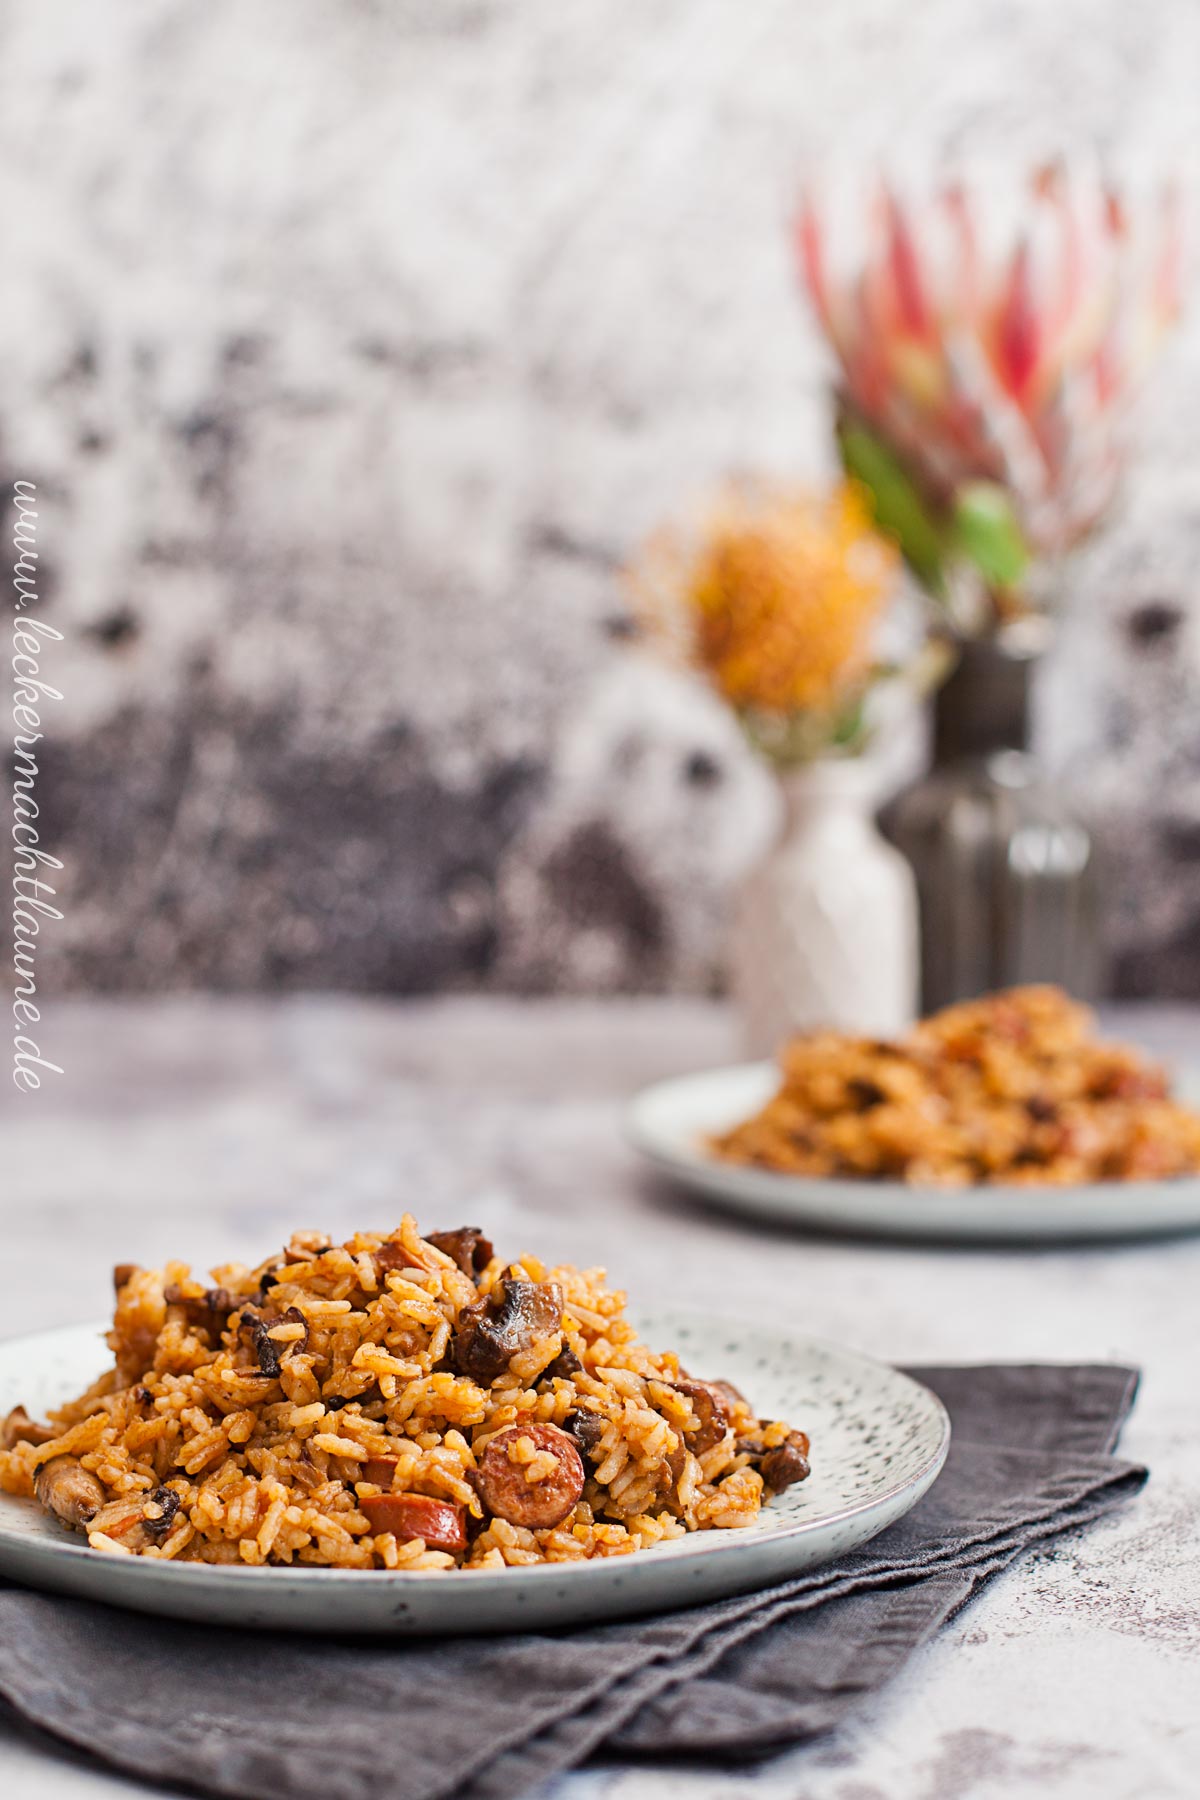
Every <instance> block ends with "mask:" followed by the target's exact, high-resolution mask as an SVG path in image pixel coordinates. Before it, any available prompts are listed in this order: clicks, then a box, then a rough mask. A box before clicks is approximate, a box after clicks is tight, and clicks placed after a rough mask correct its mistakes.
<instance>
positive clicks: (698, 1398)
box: [675, 1380, 733, 1456]
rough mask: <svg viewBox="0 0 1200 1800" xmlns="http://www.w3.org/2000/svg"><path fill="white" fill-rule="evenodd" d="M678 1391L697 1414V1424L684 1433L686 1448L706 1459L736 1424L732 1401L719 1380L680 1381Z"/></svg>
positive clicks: (676, 1386)
mask: <svg viewBox="0 0 1200 1800" xmlns="http://www.w3.org/2000/svg"><path fill="white" fill-rule="evenodd" d="M675 1391H676V1392H677V1393H680V1394H684V1395H686V1396H687V1398H688V1399H689V1400H690V1401H691V1403H692V1411H693V1412H694V1413H695V1415H696V1420H697V1423H696V1424H695V1425H694V1426H693V1427H692V1428H691V1430H690V1431H689V1430H685V1432H684V1436H685V1437H686V1439H687V1447H688V1449H689V1450H691V1451H692V1452H693V1453H694V1454H695V1455H696V1456H703V1455H704V1453H705V1451H706V1450H711V1449H712V1448H713V1447H714V1446H715V1445H716V1444H719V1443H720V1441H721V1439H722V1438H723V1437H724V1436H725V1433H726V1432H727V1431H728V1429H729V1427H730V1425H731V1424H732V1423H733V1401H732V1400H731V1399H730V1398H729V1395H728V1394H727V1393H726V1392H725V1391H724V1386H723V1384H722V1383H721V1382H716V1381H691V1380H686V1381H677V1382H676V1383H675Z"/></svg>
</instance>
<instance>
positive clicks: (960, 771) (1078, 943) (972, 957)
mask: <svg viewBox="0 0 1200 1800" xmlns="http://www.w3.org/2000/svg"><path fill="white" fill-rule="evenodd" d="M1047 641H1048V638H1047V632H1046V628H1045V626H1044V623H1043V621H1041V620H1040V619H1028V620H1023V621H1020V622H1019V623H1018V624H1016V625H1013V626H1010V627H1008V628H1007V629H1006V630H1004V631H1001V632H998V633H996V634H995V635H994V636H992V637H987V638H980V639H976V640H971V641H968V642H967V643H965V644H964V645H963V647H962V654H961V657H960V659H959V661H958V664H957V666H956V667H955V669H954V672H953V673H952V675H951V676H950V678H949V679H948V680H947V682H946V683H945V685H944V686H943V687H942V688H941V690H940V691H939V693H938V694H937V696H936V699H935V703H934V731H933V759H932V764H931V766H930V768H929V770H928V771H927V772H926V774H924V775H923V776H921V777H920V779H919V780H917V781H915V782H913V783H912V785H911V786H909V787H907V788H904V789H902V790H901V792H900V793H899V794H897V795H896V796H895V797H894V798H893V799H892V800H890V801H889V802H888V804H887V805H886V806H885V807H884V809H883V812H882V814H881V816H880V825H881V827H882V830H883V832H884V835H885V836H886V837H887V838H889V839H890V840H891V842H892V843H893V844H895V845H896V847H897V849H899V850H901V851H903V853H904V855H905V856H906V857H907V858H908V860H909V862H910V863H911V865H912V869H913V873H914V874H915V876H916V880H917V894H918V899H919V905H920V914H921V927H920V929H921V1005H922V1010H923V1011H924V1012H929V1011H932V1010H934V1009H935V1008H937V1007H939V1006H945V1005H948V1004H949V1003H950V1002H951V1001H953V1000H960V999H965V998H969V997H972V996H974V995H976V994H980V993H986V992H989V991H990V990H992V989H995V988H1000V987H1008V986H1010V985H1012V984H1014V983H1018V982H1027V981H1049V982H1055V983H1057V984H1058V985H1060V986H1062V987H1064V988H1066V989H1067V990H1068V991H1069V992H1070V993H1072V994H1074V995H1076V996H1078V997H1079V998H1082V999H1091V998H1094V997H1095V996H1096V994H1097V993H1098V992H1099V990H1100V986H1101V979H1102V964H1103V959H1102V954H1101V948H1100V931H1099V905H1098V899H1099V896H1098V891H1097V889H1098V868H1097V851H1096V844H1095V842H1094V839H1093V835H1092V833H1091V831H1090V830H1089V829H1088V827H1087V826H1086V825H1085V824H1084V823H1083V822H1082V820H1080V819H1079V818H1078V817H1077V815H1076V814H1075V812H1074V811H1073V809H1072V807H1071V806H1070V805H1069V803H1068V802H1067V800H1066V799H1065V798H1064V796H1063V795H1062V794H1061V793H1060V792H1059V791H1058V789H1057V787H1056V786H1055V785H1054V784H1053V783H1052V782H1050V781H1049V780H1047V778H1046V777H1045V776H1044V775H1043V773H1042V772H1041V770H1040V769H1039V767H1038V764H1037V761H1036V759H1035V757H1034V756H1033V754H1032V752H1031V750H1030V743H1029V738H1030V698H1031V690H1032V686H1033V681H1034V677H1035V674H1036V670H1037V666H1038V662H1039V660H1040V657H1041V655H1042V653H1043V651H1044V649H1045V648H1046V644H1047Z"/></svg>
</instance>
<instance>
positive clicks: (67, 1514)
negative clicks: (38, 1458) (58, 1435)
mask: <svg viewBox="0 0 1200 1800" xmlns="http://www.w3.org/2000/svg"><path fill="white" fill-rule="evenodd" d="M33 1491H34V1493H35V1494H36V1495H37V1498H38V1503H39V1504H40V1505H41V1506H43V1507H45V1509H46V1511H47V1512H48V1513H53V1514H54V1517H55V1518H56V1519H59V1520H61V1522H62V1523H63V1524H64V1525H69V1526H70V1527H71V1529H72V1530H73V1531H82V1530H83V1529H84V1528H85V1527H86V1526H88V1525H90V1524H91V1522H92V1520H93V1519H94V1518H95V1516H96V1514H97V1513H98V1512H99V1511H100V1508H101V1507H102V1506H103V1505H104V1489H103V1488H102V1487H101V1486H100V1483H99V1482H98V1481H97V1480H96V1477H95V1476H94V1475H93V1474H92V1473H91V1472H90V1470H88V1469H85V1468H84V1466H83V1464H82V1463H81V1462H80V1461H79V1458H78V1457H77V1456H52V1457H51V1458H50V1460H49V1462H44V1463H43V1464H42V1465H41V1467H40V1468H39V1469H38V1472H37V1474H36V1475H35V1476H34V1478H33Z"/></svg>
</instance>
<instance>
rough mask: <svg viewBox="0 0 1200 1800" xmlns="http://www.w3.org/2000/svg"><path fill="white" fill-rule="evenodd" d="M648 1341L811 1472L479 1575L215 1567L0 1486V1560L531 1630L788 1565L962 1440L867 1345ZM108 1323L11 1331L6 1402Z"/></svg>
mask: <svg viewBox="0 0 1200 1800" xmlns="http://www.w3.org/2000/svg"><path fill="white" fill-rule="evenodd" d="M638 1323H639V1327H640V1329H641V1330H642V1331H643V1332H644V1333H645V1335H646V1337H647V1340H648V1341H649V1342H650V1343H652V1344H655V1345H658V1346H661V1347H662V1348H664V1349H677V1350H678V1351H679V1352H680V1355H681V1358H682V1360H683V1362H684V1363H685V1365H686V1366H687V1367H688V1368H689V1369H691V1370H692V1371H693V1373H695V1374H698V1375H702V1376H710V1377H712V1376H725V1377H727V1378H728V1379H729V1380H731V1381H733V1382H735V1383H736V1384H737V1386H738V1387H740V1388H742V1389H743V1391H744V1392H745V1393H746V1395H747V1397H748V1398H749V1399H750V1400H751V1402H752V1403H753V1404H754V1405H755V1406H756V1407H757V1409H758V1410H759V1412H760V1413H761V1414H762V1415H763V1416H765V1417H768V1418H771V1417H779V1418H786V1419H788V1420H789V1421H790V1422H792V1423H793V1424H795V1425H797V1426H799V1427H801V1428H802V1429H804V1430H806V1431H807V1432H809V1434H810V1436H811V1437H812V1440H813V1472H812V1474H811V1475H810V1476H809V1478H808V1480H807V1481H804V1482H801V1483H800V1484H799V1485H798V1486H797V1487H794V1488H790V1489H789V1490H788V1491H787V1493H785V1494H782V1495H780V1496H779V1498H778V1499H776V1500H774V1501H772V1503H771V1504H770V1506H768V1507H766V1508H765V1509H764V1511H763V1512H762V1513H761V1514H760V1516H759V1519H758V1522H757V1523H756V1525H754V1526H753V1527H751V1528H749V1529H747V1530H744V1531H708V1532H697V1533H694V1534H693V1535H692V1536H690V1537H687V1538H683V1539H678V1540H676V1541H675V1542H673V1543H670V1544H665V1545H661V1546H659V1547H658V1548H656V1549H653V1550H647V1551H640V1552H638V1553H636V1554H634V1555H630V1556H620V1557H612V1558H608V1559H605V1560H604V1561H603V1562H591V1563H578V1564H567V1565H563V1564H558V1565H552V1564H547V1565H544V1566H542V1567H539V1568H531V1569H508V1570H505V1571H504V1572H502V1573H492V1572H490V1571H483V1572H481V1573H479V1574H469V1575H467V1574H459V1573H454V1572H451V1573H438V1572H436V1571H429V1572H425V1573H418V1572H414V1573H404V1572H395V1573H393V1572H391V1571H387V1570H377V1571H367V1570H357V1569H354V1570H344V1569H297V1570H291V1569H287V1568H276V1569H250V1568H232V1569H231V1568H210V1567H205V1566H203V1565H187V1564H183V1565H180V1564H176V1563H162V1562H154V1561H147V1560H145V1559H143V1558H140V1557H124V1556H108V1555H104V1554H101V1553H98V1552H96V1551H94V1550H91V1549H89V1548H88V1546H87V1544H86V1543H85V1542H84V1541H83V1540H82V1539H80V1538H78V1537H76V1536H74V1535H73V1534H71V1533H68V1532H66V1531H63V1530H61V1529H60V1528H59V1527H58V1526H56V1525H54V1524H53V1523H52V1522H51V1521H50V1520H48V1519H47V1518H46V1516H45V1514H44V1513H43V1512H42V1511H41V1510H40V1508H38V1507H37V1506H36V1505H35V1504H34V1503H33V1502H31V1501H24V1500H15V1499H13V1498H11V1496H8V1495H4V1494H0V1574H4V1575H8V1576H10V1577H12V1578H13V1579H15V1580H17V1581H23V1582H27V1583H28V1584H29V1585H30V1586H34V1587H44V1588H52V1589H55V1590H56V1591H58V1592H60V1593H69V1594H80V1595H84V1596H86V1597H87V1598H89V1599H93V1600H105V1601H109V1602H111V1603H112V1604H114V1605H119V1606H131V1607H135V1608H138V1609H140V1610H142V1611H145V1612H153V1613H165V1614H167V1615H168V1616H171V1617H174V1618H186V1619H201V1620H207V1621H210V1622H212V1623H215V1624H224V1625H243V1626H264V1627H270V1628H271V1629H274V1630H279V1629H284V1630H297V1631H302V1630H309V1631H353V1632H378V1633H392V1634H407V1633H426V1634H428V1633H440V1634H449V1633H460V1632H477V1631H506V1630H520V1629H523V1628H525V1627H528V1626H535V1625H538V1626H540V1625H566V1624H579V1623H582V1622H583V1621H584V1620H588V1619H601V1618H622V1617H628V1616H633V1615H636V1614H639V1613H646V1612H656V1611H659V1610H663V1609H666V1608H671V1607H681V1606H691V1605H695V1604H697V1603H698V1602H700V1601H704V1600H712V1599H716V1598H719V1597H721V1596H724V1595H726V1594H736V1593H746V1592H748V1591H750V1590H752V1589H753V1588H756V1587H759V1586H763V1585H765V1584H767V1583H769V1582H773V1581H780V1580H783V1579H785V1578H786V1577H787V1576H789V1575H794V1574H797V1573H798V1572H799V1571H800V1570H802V1569H808V1568H811V1567H813V1566H814V1565H816V1564H819V1563H822V1562H826V1561H828V1560H830V1559H831V1558H833V1557H835V1556H838V1555H841V1554H842V1553H843V1552H845V1551H847V1550H849V1549H851V1548H853V1547H854V1546H855V1545H857V1544H862V1543H865V1542H866V1540H867V1539H868V1538H871V1537H874V1536H875V1534H876V1532H879V1531H882V1530H883V1529H884V1527H885V1526H887V1525H890V1524H891V1523H892V1522H893V1520H895V1519H898V1518H900V1517H901V1515H902V1514H904V1513H906V1512H907V1511H908V1510H909V1508H910V1507H911V1506H913V1505H914V1504H915V1502H916V1501H917V1500H919V1499H920V1497H921V1495H922V1494H923V1493H924V1492H925V1490H926V1489H927V1488H928V1487H929V1485H930V1483H931V1482H932V1481H933V1480H934V1477H935V1476H936V1475H937V1473H938V1470H939V1469H940V1468H941V1466H942V1463H943V1462H944V1461H945V1457H946V1451H947V1449H948V1447H949V1441H950V1421H949V1419H948V1418H947V1416H946V1412H945V1409H944V1408H943V1406H942V1404H941V1402H940V1401H939V1400H938V1399H937V1398H936V1397H935V1396H934V1395H933V1394H931V1393H930V1392H929V1391H928V1389H926V1388H923V1387H921V1386H920V1384H919V1383H917V1382H915V1381H913V1380H911V1379H910V1378H909V1377H908V1376H907V1375H901V1374H900V1373H899V1372H898V1371H897V1370H895V1369H889V1368H887V1367H885V1366H884V1365H883V1364H882V1363H877V1362H874V1361H872V1360H871V1358H869V1357H866V1356H862V1355H860V1354H859V1353H858V1352H857V1351H853V1350H846V1349H842V1348H839V1347H838V1346H836V1345H833V1344H823V1343H819V1342H816V1341H815V1340H813V1339H811V1338H803V1337H793V1336H791V1335H789V1334H788V1333H785V1332H780V1331H777V1330H773V1329H770V1328H768V1327H764V1326H762V1325H750V1324H745V1325H743V1324H736V1323H733V1322H731V1321H729V1320H714V1319H706V1318H704V1317H702V1316H700V1315H693V1314H679V1313H655V1314H646V1313H642V1314H639V1315H638ZM99 1332H100V1328H99V1327H90V1328H88V1327H73V1328H70V1329H67V1330H61V1331H48V1332H41V1333H39V1334H38V1335H37V1336H35V1337H28V1338H21V1339H14V1340H12V1341H11V1342H9V1343H6V1344H0V1413H3V1412H7V1410H8V1408H9V1407H10V1406H14V1405H16V1403H17V1402H18V1401H23V1402H24V1403H25V1404H26V1405H27V1406H28V1407H29V1409H30V1411H31V1412H35V1413H37V1412H41V1411H43V1410H44V1409H45V1407H46V1406H48V1405H51V1404H53V1403H54V1402H55V1400H61V1399H63V1398H65V1397H66V1396H68V1395H71V1394H76V1393H79V1392H81V1391H82V1390H83V1388H84V1387H85V1386H86V1385H87V1384H88V1383H89V1382H91V1381H93V1380H94V1379H95V1377H96V1375H97V1374H98V1373H99V1372H100V1370H101V1369H103V1368H104V1366H105V1363H106V1359H107V1352H106V1350H105V1348H104V1346H103V1344H102V1343H101V1342H100V1341H99Z"/></svg>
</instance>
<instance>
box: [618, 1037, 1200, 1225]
mask: <svg viewBox="0 0 1200 1800" xmlns="http://www.w3.org/2000/svg"><path fill="white" fill-rule="evenodd" d="M1181 1085H1182V1086H1185V1087H1190V1083H1188V1084H1181ZM778 1086H779V1071H778V1069H777V1068H776V1067H775V1065H774V1064H773V1063H744V1064H741V1065H739V1066H737V1067H735V1068H728V1069H712V1070H706V1071H705V1072H704V1073H703V1074H699V1075H683V1076H679V1077H678V1078H676V1079H674V1080H671V1081H660V1082H657V1083H656V1084H655V1085H654V1086H653V1087H649V1088H645V1089H643V1091H642V1092H641V1093H640V1094H639V1095H638V1096H637V1097H636V1099H635V1100H634V1101H633V1102H632V1104H631V1106H630V1108H629V1112H628V1116H627V1127H628V1132H629V1136H630V1138H631V1140H632V1142H633V1143H634V1145H635V1146H636V1147H637V1149H638V1150H640V1151H641V1152H642V1154H643V1155H644V1156H647V1157H649V1159H650V1160H651V1162H653V1163H654V1164H656V1166H657V1167H658V1168H659V1169H661V1170H663V1171H664V1172H665V1173H666V1174H667V1175H669V1176H670V1177H671V1178H672V1179H673V1180H675V1181H677V1182H680V1183H682V1185H683V1186H685V1187H688V1188H691V1189H693V1190H694V1191H695V1192H697V1193H701V1194H705V1195H707V1196H708V1198H710V1199H712V1200H718V1201H720V1202H721V1203H722V1205H724V1206H728V1207H733V1208H735V1209H737V1210H738V1211H740V1212H746V1213H752V1214H755V1215H758V1216H759V1217H762V1216H769V1217H771V1218H774V1219H777V1220H780V1221H783V1222H786V1223H789V1224H793V1225H815V1226H820V1227H821V1228H823V1229H826V1230H835V1231H850V1232H856V1233H861V1234H863V1235H868V1236H874V1237H909V1238H932V1239H941V1240H942V1241H943V1242H963V1241H991V1242H999V1241H1004V1240H1007V1241H1009V1242H1012V1243H1023V1244H1028V1243H1035V1242H1042V1241H1051V1242H1053V1241H1055V1240H1057V1241H1060V1242H1061V1241H1067V1240H1072V1241H1078V1240H1081V1239H1089V1238H1090V1239H1105V1238H1127V1237H1148V1236H1152V1235H1155V1234H1161V1233H1166V1232H1180V1231H1196V1230H1200V1177H1197V1176H1187V1177H1183V1178H1180V1179H1177V1180H1173V1181H1111V1182H1093V1183H1090V1184H1088V1185H1087V1186H1083V1187H1075V1188H1063V1187H1051V1186H1043V1187H1000V1186H996V1187H975V1188H937V1187H921V1186H909V1185H907V1184H906V1183H904V1182H898V1181H853V1180H848V1179H838V1180H832V1179H829V1180H820V1179H817V1178H816V1177H812V1176H800V1175H779V1174H775V1173H773V1172H772V1171H771V1170H769V1169H748V1168H739V1167H738V1166H737V1165H736V1164H735V1163H726V1162H721V1161H719V1160H718V1158H717V1157H715V1156H714V1155H713V1154H712V1152H711V1151H709V1150H708V1149H707V1148H706V1147H705V1138H706V1136H708V1135H710V1134H712V1133H714V1132H719V1131H724V1130H727V1129H728V1128H729V1127H730V1126H732V1125H736V1124H737V1123H738V1122H739V1121H740V1120H742V1119H746V1118H749V1117H750V1115H751V1114H752V1113H755V1112H757V1111H758V1109H759V1108H760V1107H761V1106H763V1105H764V1104H765V1103H766V1101H767V1100H768V1099H770V1097H771V1095H772V1094H773V1093H774V1092H775V1091H776V1089H777V1088H778Z"/></svg>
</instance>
